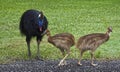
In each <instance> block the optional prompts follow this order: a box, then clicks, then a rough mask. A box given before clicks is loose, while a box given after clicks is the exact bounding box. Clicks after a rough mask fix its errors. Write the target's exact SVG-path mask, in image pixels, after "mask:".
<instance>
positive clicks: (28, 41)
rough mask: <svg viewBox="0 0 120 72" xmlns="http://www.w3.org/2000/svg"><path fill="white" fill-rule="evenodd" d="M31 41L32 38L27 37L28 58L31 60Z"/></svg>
mask: <svg viewBox="0 0 120 72" xmlns="http://www.w3.org/2000/svg"><path fill="white" fill-rule="evenodd" d="M30 40H31V37H26V42H27V47H28V56H29V58H31V51H30Z"/></svg>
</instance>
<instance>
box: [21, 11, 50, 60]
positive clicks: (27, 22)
mask: <svg viewBox="0 0 120 72" xmlns="http://www.w3.org/2000/svg"><path fill="white" fill-rule="evenodd" d="M47 27H48V21H47V18H46V17H45V16H44V15H43V12H40V11H37V10H32V9H31V10H27V11H25V12H24V13H23V15H22V16H21V20H20V26H19V29H20V32H21V34H23V35H25V36H26V42H27V47H28V56H29V57H31V51H30V41H31V38H32V37H36V40H37V46H38V47H37V48H38V50H37V56H36V57H37V58H38V59H39V58H40V53H39V45H40V42H41V40H42V37H43V36H44V33H45V31H46V29H47Z"/></svg>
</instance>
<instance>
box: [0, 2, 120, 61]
mask: <svg viewBox="0 0 120 72" xmlns="http://www.w3.org/2000/svg"><path fill="white" fill-rule="evenodd" d="M119 5H120V1H119V0H69V1H68V0H37V1H34V0H4V1H2V0H0V63H7V62H10V61H15V60H27V59H28V57H27V46H26V42H25V37H22V36H21V35H20V32H19V21H20V17H21V15H22V13H23V12H24V11H26V10H28V9H37V10H42V11H43V12H44V14H45V15H46V17H47V19H48V21H49V29H50V30H51V33H52V35H54V34H56V33H61V32H69V33H71V34H73V35H74V36H75V38H76V41H77V39H78V38H79V37H80V36H83V35H86V34H89V33H96V32H100V33H105V32H106V29H107V27H108V26H112V27H113V32H112V34H111V38H110V40H109V41H108V42H107V43H105V44H103V45H101V46H100V47H99V48H98V49H97V50H96V52H95V56H96V57H97V58H98V59H120V48H119V46H120V43H119V42H120V37H119V36H120V30H119V28H120V6H119ZM35 40H36V39H35V38H33V39H32V41H31V51H32V58H33V59H34V57H35V55H36V51H37V45H36V41H35ZM40 52H41V56H42V57H43V58H44V59H59V58H62V55H61V53H60V51H59V50H58V49H57V48H55V47H54V46H53V45H51V44H49V43H48V42H47V37H46V36H45V37H44V38H43V41H42V42H41V45H40ZM78 57H79V50H78V49H76V48H75V46H73V47H72V48H71V55H70V56H69V57H68V58H75V59H78ZM86 58H87V59H89V58H90V55H89V53H88V52H86V53H85V54H84V59H86Z"/></svg>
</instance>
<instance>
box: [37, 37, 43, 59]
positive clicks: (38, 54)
mask: <svg viewBox="0 0 120 72" xmlns="http://www.w3.org/2000/svg"><path fill="white" fill-rule="evenodd" d="M39 45H40V40H39V39H37V55H36V59H37V60H42V59H41V58H40V48H39Z"/></svg>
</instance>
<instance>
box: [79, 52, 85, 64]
mask: <svg viewBox="0 0 120 72" xmlns="http://www.w3.org/2000/svg"><path fill="white" fill-rule="evenodd" d="M83 53H84V51H83V50H81V51H80V60H79V61H78V65H82V64H81V60H82V56H83Z"/></svg>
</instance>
